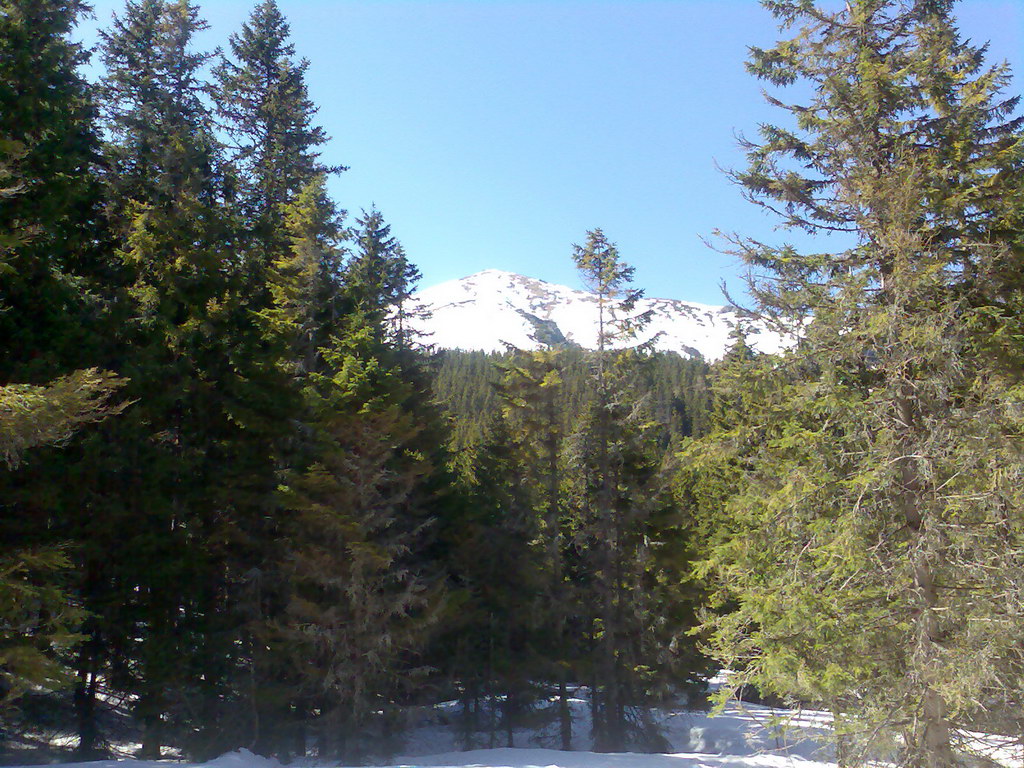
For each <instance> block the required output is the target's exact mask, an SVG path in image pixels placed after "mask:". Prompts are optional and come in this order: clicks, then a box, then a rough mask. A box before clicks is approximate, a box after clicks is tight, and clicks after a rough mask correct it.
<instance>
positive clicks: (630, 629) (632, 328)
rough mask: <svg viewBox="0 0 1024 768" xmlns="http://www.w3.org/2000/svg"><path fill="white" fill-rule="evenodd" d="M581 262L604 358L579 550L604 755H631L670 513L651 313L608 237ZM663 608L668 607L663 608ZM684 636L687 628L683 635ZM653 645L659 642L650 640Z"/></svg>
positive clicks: (582, 462)
mask: <svg viewBox="0 0 1024 768" xmlns="http://www.w3.org/2000/svg"><path fill="white" fill-rule="evenodd" d="M573 258H574V261H575V263H576V267H577V269H578V270H579V272H580V275H581V277H582V279H583V282H584V284H585V285H587V286H588V287H589V288H590V290H591V292H592V293H593V295H594V297H595V300H596V304H597V312H598V335H597V349H596V351H595V352H594V353H593V355H592V356H591V360H590V364H591V369H592V377H593V393H594V394H593V399H592V401H591V404H590V408H589V409H588V411H587V412H586V413H585V415H584V418H583V420H582V423H581V424H580V425H578V426H577V429H576V431H575V433H574V435H573V436H572V445H571V446H570V449H569V456H570V459H569V460H570V464H571V465H572V466H574V467H576V468H577V469H576V473H575V475H574V477H573V478H572V494H573V505H574V507H575V509H576V510H577V512H576V514H577V517H578V522H577V525H578V533H577V538H578V539H579V546H581V547H582V548H583V549H584V551H585V552H586V555H585V558H584V560H585V566H584V567H585V568H586V570H587V574H588V577H589V578H590V579H591V580H592V587H591V588H592V589H593V593H594V594H593V603H594V609H593V615H592V619H591V620H592V627H591V637H592V639H593V642H594V657H593V667H592V672H591V674H592V677H593V680H594V683H595V686H594V691H593V702H592V709H593V721H594V730H595V741H596V744H597V747H598V748H599V749H601V750H606V751H622V750H623V749H624V748H625V746H626V743H627V738H628V736H629V734H628V733H627V708H628V707H629V706H630V705H632V704H635V703H639V702H641V701H643V699H644V698H645V695H646V694H647V691H646V690H645V687H644V685H643V684H642V681H641V679H640V675H639V674H638V673H640V672H641V670H642V666H643V664H644V660H645V654H644V652H643V650H642V649H641V648H639V647H637V645H636V644H635V640H636V639H640V640H641V642H643V638H644V637H645V635H648V633H649V632H650V631H651V630H652V629H653V627H654V626H656V625H655V624H645V623H644V621H643V620H642V617H643V618H648V619H649V618H650V617H651V615H652V614H650V613H649V611H651V610H652V606H651V605H649V604H647V603H646V601H644V600H642V599H640V597H639V596H640V595H641V593H642V589H641V585H643V584H644V578H645V575H646V574H647V573H648V572H649V570H650V568H651V566H652V563H651V549H650V547H651V545H650V542H651V541H652V540H655V539H656V538H657V536H658V534H657V532H656V531H654V530H653V527H652V522H653V520H654V515H655V513H656V512H657V511H659V510H660V509H666V510H667V509H670V508H671V500H670V499H668V498H667V487H668V486H667V477H666V475H665V474H664V473H663V471H662V468H661V466H660V462H659V457H658V454H657V452H656V451H655V450H654V444H653V443H652V442H651V437H650V431H649V417H648V416H647V414H646V412H645V403H644V402H643V400H639V401H638V400H636V399H635V394H636V387H635V386H634V382H635V380H636V378H637V371H638V370H639V368H640V366H641V363H642V358H643V357H645V356H646V351H647V350H648V349H649V345H650V342H648V343H647V344H645V345H634V346H630V342H631V340H632V339H633V337H634V335H635V334H636V332H637V331H639V330H641V329H642V328H643V326H644V325H645V324H646V322H647V321H648V320H649V313H636V312H634V307H635V304H636V301H637V300H638V299H639V298H640V297H641V296H642V292H641V291H639V290H636V289H633V288H632V287H631V286H630V283H631V281H632V275H633V268H632V267H630V266H628V265H626V264H625V263H624V262H623V261H622V260H621V258H620V256H619V253H618V250H617V249H616V247H615V245H614V244H612V243H610V242H609V241H608V240H607V238H606V237H605V236H604V233H602V232H601V230H594V231H592V232H589V233H588V235H587V242H586V244H585V245H584V246H574V254H573ZM659 607H661V606H659ZM674 629H676V630H677V631H678V630H681V629H682V628H674ZM648 636H649V635H648Z"/></svg>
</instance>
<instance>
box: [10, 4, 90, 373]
mask: <svg viewBox="0 0 1024 768" xmlns="http://www.w3.org/2000/svg"><path fill="white" fill-rule="evenodd" d="M84 9H85V5H84V4H83V3H79V2H56V1H52V2H51V1H50V0H40V1H39V2H37V1H36V0H31V1H29V0H24V1H23V0H5V2H3V3H0V176H2V177H3V180H2V181H0V186H3V191H2V193H0V199H2V200H3V205H2V206H0V232H2V233H3V234H2V235H0V241H2V242H0V247H2V248H3V252H2V256H3V264H2V265H0V272H2V275H3V280H2V281H0V302H2V303H3V304H4V307H5V311H4V312H3V313H0V348H2V349H3V350H4V355H3V359H2V361H0V382H11V381H17V382H23V383H27V382H34V383H37V384H42V383H45V382H48V381H50V380H52V379H53V378H54V377H55V376H57V375H61V374H67V373H69V372H70V371H71V370H73V369H76V368H84V367H89V366H90V365H94V364H95V362H96V346H97V343H96V336H95V335H96V334H97V328H96V326H97V323H98V318H99V317H100V316H101V314H102V300H101V297H100V296H99V295H98V293H99V292H98V289H97V286H96V284H95V282H94V281H95V279H96V278H97V276H98V275H100V274H102V273H103V264H102V261H103V254H102V252H101V250H100V248H98V247H97V245H98V244H99V243H102V241H103V239H104V227H103V222H102V217H101V215H100V193H99V186H98V184H97V174H96V169H97V165H98V159H99V158H98V139H97V135H96V129H95V109H94V106H93V104H92V102H91V100H90V98H89V93H88V89H87V86H86V83H85V81H84V80H83V79H82V78H81V77H80V76H79V74H78V72H77V69H78V67H79V66H80V65H81V64H82V63H83V62H84V61H85V60H86V59H87V55H86V54H85V53H84V52H83V51H82V50H81V47H80V46H78V45H76V44H74V43H72V42H71V41H70V40H69V36H70V33H71V30H72V29H73V28H74V25H75V23H76V22H77V20H78V17H79V15H80V14H81V13H82V12H83V11H84Z"/></svg>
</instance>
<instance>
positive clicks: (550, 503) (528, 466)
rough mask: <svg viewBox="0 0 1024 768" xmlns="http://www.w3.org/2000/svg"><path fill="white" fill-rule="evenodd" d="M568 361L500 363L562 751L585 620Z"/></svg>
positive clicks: (566, 745) (547, 357) (527, 358)
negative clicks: (578, 581)
mask: <svg viewBox="0 0 1024 768" xmlns="http://www.w3.org/2000/svg"><path fill="white" fill-rule="evenodd" d="M561 357H562V355H561V352H560V351H559V350H556V349H545V350H539V351H536V352H522V351H516V352H515V353H513V354H512V356H511V359H510V360H509V361H508V362H507V363H503V364H499V365H500V368H501V370H502V371H503V373H504V376H503V377H502V381H501V384H500V386H499V388H498V391H499V394H500V396H501V398H502V401H503V412H504V417H505V420H506V421H507V422H508V424H509V432H510V434H511V436H512V438H511V439H512V440H513V441H514V442H513V446H514V448H515V452H516V456H517V458H518V468H519V469H518V473H519V476H520V477H521V478H522V482H523V484H524V485H525V486H526V489H527V491H528V492H529V495H530V498H531V502H532V504H531V506H532V507H533V515H534V517H535V523H534V524H533V526H532V527H533V528H535V529H536V530H535V533H534V536H535V539H534V542H533V544H534V548H535V550H536V552H535V553H534V559H535V560H536V561H537V562H538V568H539V570H540V572H541V573H542V574H543V580H544V598H545V599H544V604H545V606H546V607H545V609H544V610H542V611H540V612H539V613H540V615H539V616H538V620H539V621H538V629H539V628H542V627H543V628H546V629H547V632H546V633H544V634H546V635H547V638H546V639H547V641H548V642H547V643H545V644H544V645H545V648H544V650H545V652H546V655H547V658H548V660H549V661H550V670H549V674H553V676H554V678H555V679H556V680H557V682H558V702H559V704H558V706H559V738H560V740H561V747H562V749H564V750H569V749H572V715H571V711H570V708H569V701H568V689H567V683H568V682H569V679H570V670H571V669H572V664H573V662H574V661H575V660H576V659H575V658H574V657H575V656H576V655H577V654H578V652H579V647H578V644H575V643H573V642H572V639H571V636H570V633H569V626H570V623H573V621H574V619H575V620H576V623H578V616H577V612H576V611H575V610H574V608H573V605H572V600H571V597H570V595H571V592H570V589H569V583H568V579H567V578H566V564H565V557H566V550H567V547H568V543H567V542H568V536H569V532H568V530H567V521H566V517H567V515H566V511H565V503H564V499H563V488H562V486H563V479H564V476H565V472H564V470H563V467H562V452H563V448H564V438H565V429H564V418H563V416H562V414H561V413H560V409H559V406H560V405H561V399H562V387H563V381H562V366H563V363H562V360H561Z"/></svg>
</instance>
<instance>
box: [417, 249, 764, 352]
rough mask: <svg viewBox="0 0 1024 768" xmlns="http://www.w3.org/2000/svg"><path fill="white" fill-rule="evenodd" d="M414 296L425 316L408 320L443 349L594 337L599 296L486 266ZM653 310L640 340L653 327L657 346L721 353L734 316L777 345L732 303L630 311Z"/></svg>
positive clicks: (589, 342)
mask: <svg viewBox="0 0 1024 768" xmlns="http://www.w3.org/2000/svg"><path fill="white" fill-rule="evenodd" d="M414 300H415V301H417V302H419V304H420V305H421V306H422V307H423V308H424V309H425V310H427V311H428V312H429V313H430V315H429V318H427V319H423V320H419V321H417V322H414V323H413V325H414V326H415V327H416V329H417V330H418V331H420V332H421V333H422V334H424V336H425V338H424V341H425V342H427V343H429V344H433V345H435V346H437V347H441V348H444V349H467V350H468V349H481V350H486V351H492V352H493V351H503V350H504V349H505V343H506V342H507V343H509V344H512V345H514V346H516V347H519V348H521V349H536V348H537V347H538V346H540V345H539V344H538V342H537V341H535V340H534V339H533V338H532V337H533V336H534V335H535V334H536V335H538V337H539V338H543V339H545V340H547V341H549V342H562V341H565V342H570V343H574V344H578V345H580V346H582V347H587V348H591V349H592V348H594V347H595V346H596V345H597V317H598V309H597V300H596V299H595V298H594V297H593V296H592V295H590V294H589V293H586V292H585V291H578V290H574V289H572V288H569V287H567V286H564V285H556V284H554V283H547V282H544V281H543V280H536V279H534V278H532V277H524V276H523V275H517V274H515V273H513V272H503V271H501V270H497V269H488V270H485V271H483V272H477V273H476V274H475V275H470V276H469V277H464V278H462V279H460V280H451V281H449V282H446V283H441V284H440V285H435V286H433V287H431V288H427V289H425V290H423V291H420V292H419V293H418V294H416V296H415V297H414ZM646 310H652V311H653V319H652V320H651V323H650V324H649V325H648V326H647V328H646V329H644V332H643V333H642V334H641V336H640V337H639V338H638V341H641V342H642V341H647V340H648V339H650V338H652V337H654V336H655V335H658V338H657V340H656V341H655V345H654V346H655V349H658V350H660V351H672V352H678V353H679V354H681V355H684V356H689V357H694V356H696V355H701V356H703V357H704V358H705V359H707V360H717V359H718V358H720V357H722V355H723V354H724V353H725V350H726V349H727V348H728V346H729V333H730V332H731V331H732V328H733V327H734V325H735V324H736V323H737V322H738V323H741V324H743V325H744V326H746V327H747V328H748V329H749V336H748V343H749V344H750V345H751V346H753V347H754V348H755V349H757V350H759V351H761V352H777V351H779V349H781V348H782V347H783V346H784V340H783V338H782V337H781V336H779V335H778V334H776V333H773V332H771V331H768V330H766V329H764V328H763V327H759V326H758V325H757V324H756V323H755V322H753V321H751V320H749V319H748V318H744V317H741V315H740V314H739V313H738V312H737V311H736V310H735V309H733V308H730V307H716V306H710V305H707V304H695V303H693V302H689V301H676V300H672V299H641V300H640V301H639V302H637V307H636V310H635V312H637V313H639V312H644V311H646Z"/></svg>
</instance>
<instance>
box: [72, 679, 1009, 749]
mask: <svg viewBox="0 0 1024 768" xmlns="http://www.w3.org/2000/svg"><path fill="white" fill-rule="evenodd" d="M571 706H572V709H573V715H574V721H573V747H574V748H575V750H576V751H572V752H563V751H561V750H558V749H555V748H554V747H555V746H556V745H557V744H558V733H557V723H554V722H548V723H547V724H545V725H543V726H541V727H537V728H534V729H530V730H526V729H523V730H519V731H516V732H515V733H514V734H513V743H514V745H515V747H514V748H508V747H504V746H499V745H500V744H503V743H504V742H505V740H506V738H507V735H506V734H505V732H504V731H501V730H499V731H498V732H496V733H495V735H494V737H493V739H492V737H491V736H490V735H488V734H486V733H484V734H481V733H477V734H475V735H474V736H473V737H472V740H471V741H470V742H469V743H467V742H466V737H465V735H464V734H463V735H462V736H460V734H459V728H458V725H457V724H458V722H459V720H458V718H459V715H460V711H459V706H458V704H457V703H456V702H445V703H442V704H438V705H436V706H434V707H425V708H423V710H422V712H421V716H420V718H419V720H418V722H417V721H414V722H412V723H411V724H410V725H411V728H410V730H409V731H408V733H407V734H406V736H405V741H404V744H403V747H402V750H401V751H402V754H401V755H400V756H397V757H393V758H390V759H387V760H384V761H375V762H373V763H372V764H374V765H387V766H401V767H402V768H417V767H419V766H422V767H424V768H426V767H427V766H430V767H431V768H443V767H446V766H447V767H450V768H836V767H835V763H834V762H832V751H831V748H830V747H829V745H828V743H827V741H828V740H827V738H826V737H827V733H828V729H829V726H830V721H831V717H830V716H829V715H828V714H827V713H822V712H813V711H798V712H794V711H791V710H780V709H773V708H770V707H766V706H760V705H756V704H747V703H742V702H731V703H730V704H729V705H728V706H727V707H726V708H725V710H724V711H723V712H721V713H720V714H718V715H714V716H712V715H711V714H710V713H708V712H703V711H699V710H694V709H687V708H684V707H678V708H665V709H661V710H657V711H655V712H654V713H653V714H652V717H651V721H650V722H649V723H646V724H645V725H646V727H648V728H649V729H650V731H651V732H652V733H657V734H658V736H659V737H660V738H661V739H663V741H662V751H660V752H657V753H654V754H647V753H644V754H641V753H635V752H627V753H620V754H603V753H596V752H592V751H589V749H590V747H591V746H592V745H591V744H590V741H589V731H590V722H589V705H588V703H587V701H586V689H579V690H578V691H577V692H576V697H575V698H573V699H572V700H571ZM969 736H971V737H972V738H974V740H975V742H976V744H975V746H976V747H977V750H976V751H977V753H978V754H982V755H986V756H987V757H988V758H989V760H991V761H992V762H990V763H988V764H989V765H992V763H993V762H994V763H997V764H1002V765H1003V766H1013V767H1014V768H1021V766H1022V763H1021V750H1020V746H1019V743H1013V741H1012V740H1010V739H1000V738H996V737H991V736H981V735H973V734H972V735H969ZM492 745H493V748H488V747H492ZM467 747H468V748H467ZM170 764H171V765H174V766H175V768H282V766H281V764H280V763H279V762H278V761H277V760H274V759H270V758H266V757H261V756H259V755H255V754H253V753H252V752H249V751H248V750H245V749H241V750H238V751H235V752H230V753H228V754H226V755H222V756H221V757H218V758H217V759H215V760H212V761H210V762H208V763H205V764H202V765H201V766H200V765H196V764H188V763H170ZM168 765H169V763H168V761H162V762H152V761H142V760H107V761H99V762H93V763H71V764H65V765H64V766H62V768H168ZM301 765H302V766H303V768H315V766H317V765H330V764H329V763H323V764H317V763H309V762H308V761H307V762H304V763H302V764H301Z"/></svg>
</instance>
